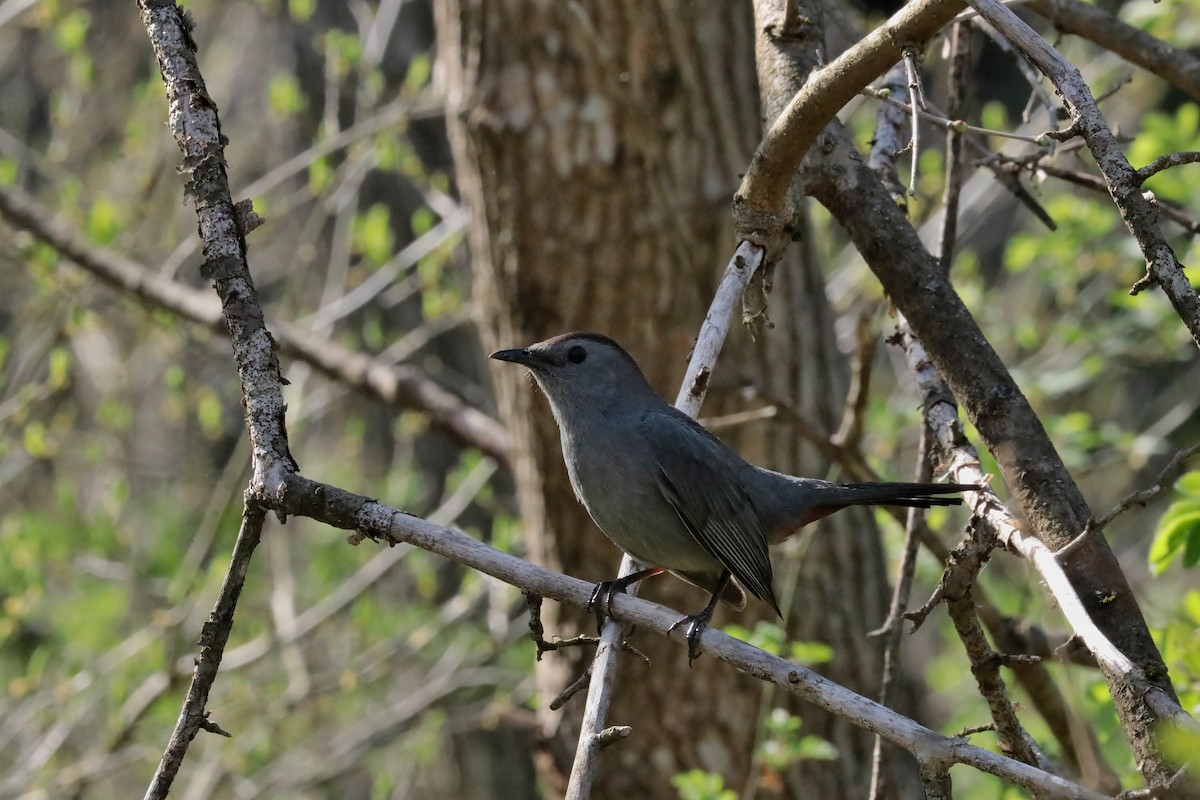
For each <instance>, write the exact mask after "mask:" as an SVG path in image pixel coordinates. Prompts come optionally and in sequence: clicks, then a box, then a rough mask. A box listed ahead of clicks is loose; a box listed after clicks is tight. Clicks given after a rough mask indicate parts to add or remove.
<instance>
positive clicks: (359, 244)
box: [354, 203, 395, 266]
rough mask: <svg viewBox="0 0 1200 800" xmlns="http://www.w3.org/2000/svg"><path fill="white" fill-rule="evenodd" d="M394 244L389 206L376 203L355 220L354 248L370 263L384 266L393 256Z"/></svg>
mask: <svg viewBox="0 0 1200 800" xmlns="http://www.w3.org/2000/svg"><path fill="white" fill-rule="evenodd" d="M394 244H395V237H394V236H393V235H392V221H391V215H390V214H389V212H388V209H387V206H385V205H383V204H382V203H376V204H375V205H373V206H371V207H370V208H369V209H367V210H366V212H364V213H362V214H359V215H358V216H357V217H356V218H355V220H354V247H355V249H356V250H358V252H360V253H362V254H363V256H364V257H365V258H366V259H367V261H368V262H370V263H371V264H374V265H376V266H378V265H380V264H383V263H384V262H385V261H387V260H388V258H389V257H390V256H391V254H392V248H393V245H394Z"/></svg>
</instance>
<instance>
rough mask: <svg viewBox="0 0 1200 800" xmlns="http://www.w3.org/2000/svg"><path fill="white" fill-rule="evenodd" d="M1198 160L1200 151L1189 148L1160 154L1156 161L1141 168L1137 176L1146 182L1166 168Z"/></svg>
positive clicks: (1199, 159) (1193, 162)
mask: <svg viewBox="0 0 1200 800" xmlns="http://www.w3.org/2000/svg"><path fill="white" fill-rule="evenodd" d="M1197 161H1200V151H1196V150H1187V151H1184V152H1181V153H1168V154H1167V155H1165V156H1159V157H1158V158H1156V159H1154V161H1152V162H1150V163H1149V164H1147V165H1146V166H1144V167H1142V168H1141V169H1139V170H1138V171H1137V176H1138V179H1139V180H1141V181H1142V182H1143V183H1145V182H1146V181H1148V180H1149V179H1150V178H1152V177H1153V176H1155V175H1157V174H1158V173H1160V172H1162V171H1163V170H1164V169H1170V168H1171V167H1181V166H1183V165H1184V164H1195V163H1196V162H1197Z"/></svg>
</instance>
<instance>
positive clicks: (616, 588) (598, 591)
mask: <svg viewBox="0 0 1200 800" xmlns="http://www.w3.org/2000/svg"><path fill="white" fill-rule="evenodd" d="M662 571H663V570H662V567H648V568H646V569H639V570H638V571H637V572H631V573H629V574H628V575H626V576H625V577H623V578H617V579H616V580H612V581H600V583H597V584H596V588H595V589H593V590H592V596H591V597H590V598H589V599H588V604H587V610H588V611H589V612H591V613H592V614H595V615H596V630H601V629H602V628H604V618H605V617H609V616H612V599H613V595H614V594H616V593H617V592H623V591H625V590H626V589H628V588H629V587H630V586H633V585H634V584H635V583H637V582H638V581H640V580H642V579H643V578H650V577H653V576H655V575H659V574H661V573H662Z"/></svg>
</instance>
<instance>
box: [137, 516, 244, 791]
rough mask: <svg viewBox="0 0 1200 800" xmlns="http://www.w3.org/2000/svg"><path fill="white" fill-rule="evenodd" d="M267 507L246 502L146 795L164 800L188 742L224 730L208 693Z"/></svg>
mask: <svg viewBox="0 0 1200 800" xmlns="http://www.w3.org/2000/svg"><path fill="white" fill-rule="evenodd" d="M265 518H266V510H265V509H263V508H260V507H258V506H254V505H251V504H249V503H247V504H246V508H245V511H243V513H242V528H241V530H240V531H239V532H238V538H237V542H236V543H235V544H234V546H233V556H232V558H231V559H230V561H229V569H228V570H226V572H225V580H224V581H223V582H222V583H221V591H220V592H219V593H218V594H217V602H216V604H215V605H214V606H213V610H212V613H211V614H209V615H208V621H207V622H205V623H204V627H203V628H202V629H201V631H200V654H199V656H197V658H196V669H195V671H194V672H193V673H192V684H191V686H190V687H189V688H188V692H187V697H186V698H185V699H184V701H183V709H182V710H181V711H180V712H179V720H178V722H176V723H175V731H174V732H173V733H172V734H171V739H170V741H169V742H168V743H167V749H166V752H164V753H163V757H162V760H161V761H160V762H159V764H158V769H156V770H155V771H154V777H153V778H152V779H151V781H150V786H149V788H148V789H147V790H146V800H163V798H166V796H167V793H168V792H169V791H170V790H171V783H172V782H173V781H174V780H175V776H176V774H178V772H179V768H180V766H182V765H183V758H184V756H185V755H187V749H188V745H190V744H191V743H192V739H194V738H196V734H197V733H199V732H200V730H201V728H203V729H204V730H207V731H211V732H214V733H220V734H224V735H225V736H228V735H229V734H227V733H225V732H224V731H223V730H221V729H220V726H218V725H216V723H215V722H213V721H211V720H209V718H208V708H207V706H208V694H209V691H210V690H211V689H212V685H213V682H214V681H215V680H216V679H217V672H218V670H220V668H221V657H222V656H223V655H224V653H225V645H226V644H227V643H228V642H229V633H230V631H231V630H232V629H233V612H234V609H235V608H237V601H238V597H239V596H240V595H241V593H242V586H243V585H245V582H246V571H247V570H248V569H249V567H250V557H251V556H252V555H253V554H254V548H255V547H257V546H258V542H259V539H260V538H261V537H262V526H263V521H264V520H265Z"/></svg>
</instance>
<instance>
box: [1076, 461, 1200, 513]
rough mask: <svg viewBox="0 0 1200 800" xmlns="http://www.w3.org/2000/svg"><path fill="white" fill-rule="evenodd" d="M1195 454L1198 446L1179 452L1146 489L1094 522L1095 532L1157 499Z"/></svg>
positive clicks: (1134, 493) (1129, 496)
mask: <svg viewBox="0 0 1200 800" xmlns="http://www.w3.org/2000/svg"><path fill="white" fill-rule="evenodd" d="M1196 453H1200V444H1194V445H1192V446H1191V447H1188V448H1185V449H1183V450H1180V451H1179V452H1178V453H1176V454H1175V455H1174V456H1173V457H1172V458H1171V460H1170V461H1168V462H1167V465H1166V466H1165V467H1163V468H1162V469H1161V470H1159V473H1158V475H1156V476H1155V478H1154V481H1153V482H1152V483H1151V484H1150V485H1149V486H1148V487H1146V488H1145V489H1142V490H1140V491H1137V492H1132V493H1131V494H1129V495H1126V496H1125V497H1124V498H1122V499H1121V501H1120V502H1119V503H1117V504H1116V505H1115V506H1113V507H1112V508H1111V509H1109V511H1108V513H1107V514H1105V515H1104V516H1102V517H1100V519H1098V520H1096V524H1095V526H1094V528H1095V529H1096V530H1104V529H1105V528H1107V527H1108V525H1109V523H1111V522H1112V521H1113V520H1114V519H1116V518H1117V516H1118V515H1120V514H1122V513H1124V512H1125V511H1127V510H1128V509H1129V508H1130V507H1132V506H1144V505H1146V504H1147V503H1149V502H1150V501H1151V500H1153V499H1154V498H1155V497H1158V495H1159V494H1161V493H1162V491H1163V489H1164V488H1165V487H1166V486H1167V485H1168V484H1170V482H1171V481H1173V480H1175V478H1176V477H1178V475H1179V473H1180V472H1182V471H1183V467H1184V464H1186V463H1187V460H1188V459H1189V458H1191V457H1192V456H1194V455H1196Z"/></svg>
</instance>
